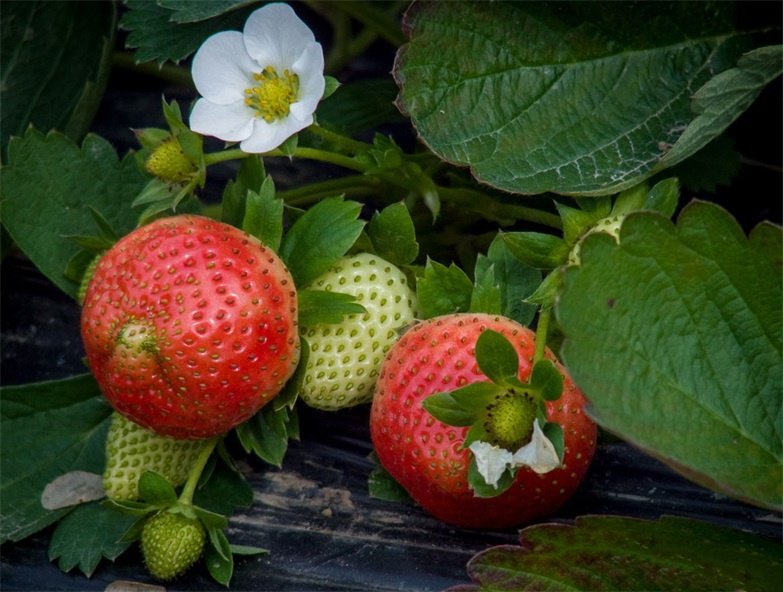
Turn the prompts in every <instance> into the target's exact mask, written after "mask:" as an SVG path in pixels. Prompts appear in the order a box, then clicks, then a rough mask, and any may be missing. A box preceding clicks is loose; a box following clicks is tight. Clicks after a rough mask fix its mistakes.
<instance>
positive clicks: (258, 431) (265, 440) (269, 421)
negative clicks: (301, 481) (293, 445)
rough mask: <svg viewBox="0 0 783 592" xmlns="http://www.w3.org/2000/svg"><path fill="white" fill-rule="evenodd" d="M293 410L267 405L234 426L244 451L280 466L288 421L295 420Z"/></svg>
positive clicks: (286, 437)
mask: <svg viewBox="0 0 783 592" xmlns="http://www.w3.org/2000/svg"><path fill="white" fill-rule="evenodd" d="M293 413H294V412H293V410H289V409H288V408H286V407H283V408H280V409H275V408H274V405H267V406H266V407H264V408H263V409H261V411H259V412H258V413H256V414H255V416H253V417H252V418H250V419H249V420H247V421H246V422H245V423H243V424H240V425H239V426H237V427H236V433H237V436H238V437H239V441H240V443H241V444H242V447H243V448H244V449H245V452H252V453H254V454H255V455H256V456H258V457H259V458H261V459H262V460H264V461H266V462H268V463H269V464H271V465H274V466H276V467H280V466H282V464H283V458H284V457H285V453H286V451H287V450H288V439H289V423H290V422H292V421H294V420H295V417H296V416H295V415H294V414H293Z"/></svg>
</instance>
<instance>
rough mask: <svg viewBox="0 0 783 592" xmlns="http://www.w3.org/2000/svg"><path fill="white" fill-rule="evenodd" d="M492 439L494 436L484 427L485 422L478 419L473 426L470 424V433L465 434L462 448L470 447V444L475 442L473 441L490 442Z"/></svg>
mask: <svg viewBox="0 0 783 592" xmlns="http://www.w3.org/2000/svg"><path fill="white" fill-rule="evenodd" d="M490 440H492V438H491V437H490V435H489V434H488V433H487V429H486V428H485V427H484V422H483V421H477V422H476V423H474V424H473V425H472V426H470V429H469V430H468V433H467V434H465V440H464V441H463V442H462V448H470V445H471V444H473V442H489V441H490Z"/></svg>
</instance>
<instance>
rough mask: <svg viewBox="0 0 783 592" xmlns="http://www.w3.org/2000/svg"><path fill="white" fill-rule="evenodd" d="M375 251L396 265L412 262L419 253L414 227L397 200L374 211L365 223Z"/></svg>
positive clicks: (402, 204) (408, 213)
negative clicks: (368, 221) (378, 210)
mask: <svg viewBox="0 0 783 592" xmlns="http://www.w3.org/2000/svg"><path fill="white" fill-rule="evenodd" d="M367 234H368V235H369V237H370V240H371V241H372V244H373V247H374V248H375V252H376V253H377V254H378V255H379V256H380V257H382V258H383V259H386V261H388V262H389V263H393V264H394V265H396V266H397V267H402V266H403V265H408V264H409V263H413V260H414V259H416V257H417V256H418V254H419V243H418V242H416V229H415V228H414V226H413V220H412V219H411V215H410V212H409V211H408V208H407V207H406V206H405V204H404V203H402V202H398V203H395V204H392V205H390V206H387V207H386V208H384V209H383V210H381V211H380V212H376V213H375V214H374V215H373V217H372V219H370V223H369V224H368V225H367Z"/></svg>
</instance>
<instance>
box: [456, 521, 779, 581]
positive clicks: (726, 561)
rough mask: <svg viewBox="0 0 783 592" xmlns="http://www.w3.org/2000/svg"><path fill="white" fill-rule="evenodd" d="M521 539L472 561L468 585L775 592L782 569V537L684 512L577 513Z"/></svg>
mask: <svg viewBox="0 0 783 592" xmlns="http://www.w3.org/2000/svg"><path fill="white" fill-rule="evenodd" d="M521 541H522V545H521V546H510V545H505V546H502V547H493V548H490V549H488V550H486V551H483V552H481V553H479V554H478V555H476V556H475V557H474V558H473V559H471V561H470V562H469V563H468V574H469V575H470V577H471V578H472V579H473V581H474V582H475V585H473V586H466V587H464V589H465V591H466V592H468V591H470V590H473V591H475V592H490V591H492V592H511V591H512V590H541V589H546V590H572V591H579V590H584V591H587V590H591V591H603V590H606V591H609V590H671V591H673V590H693V591H694V592H699V591H704V592H706V591H708V590H753V591H754V592H765V591H769V592H772V591H774V590H777V589H778V588H779V586H780V578H779V575H780V570H781V569H783V562H781V559H780V558H781V554H780V550H781V546H780V543H779V542H777V541H773V540H770V539H765V538H762V537H759V536H756V535H753V534H750V533H746V532H741V531H737V530H732V529H730V528H725V527H720V526H714V525H711V524H707V523H704V522H697V521H695V520H689V519H685V518H675V517H663V518H661V519H659V520H655V521H651V520H640V519H637V518H624V517H618V516H582V517H579V518H577V519H576V523H575V525H573V526H571V525H566V524H541V525H535V526H530V527H527V528H525V529H524V530H523V531H522V534H521Z"/></svg>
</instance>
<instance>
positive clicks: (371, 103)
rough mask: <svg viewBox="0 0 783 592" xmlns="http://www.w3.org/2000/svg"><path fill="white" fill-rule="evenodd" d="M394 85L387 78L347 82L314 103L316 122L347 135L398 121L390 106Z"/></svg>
mask: <svg viewBox="0 0 783 592" xmlns="http://www.w3.org/2000/svg"><path fill="white" fill-rule="evenodd" d="M396 96H397V86H396V85H395V84H394V81H393V80H391V78H389V77H386V78H370V79H365V80H357V81H353V82H349V83H347V84H344V85H342V86H341V87H340V92H339V93H337V94H336V95H334V96H333V97H330V98H326V99H324V100H323V101H321V102H320V103H319V104H318V111H317V113H318V123H319V125H322V126H324V127H327V128H329V129H333V130H336V131H339V132H342V133H343V134H346V135H348V136H352V135H354V134H357V133H359V132H364V131H367V130H371V129H377V128H378V127H379V126H380V125H381V124H384V123H389V122H394V121H398V120H401V119H402V116H401V115H400V112H399V111H398V110H397V108H396V107H395V106H394V99H395V97H396Z"/></svg>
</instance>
